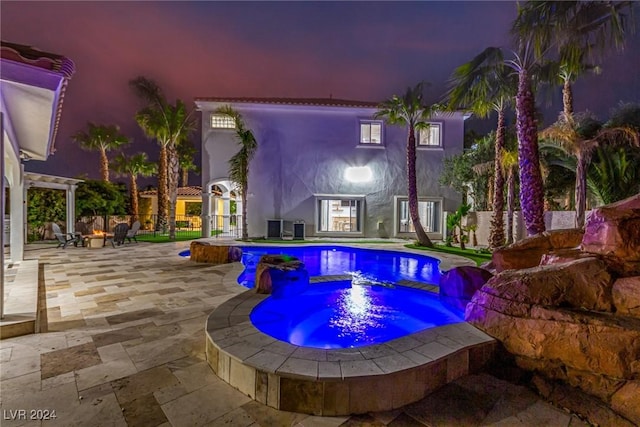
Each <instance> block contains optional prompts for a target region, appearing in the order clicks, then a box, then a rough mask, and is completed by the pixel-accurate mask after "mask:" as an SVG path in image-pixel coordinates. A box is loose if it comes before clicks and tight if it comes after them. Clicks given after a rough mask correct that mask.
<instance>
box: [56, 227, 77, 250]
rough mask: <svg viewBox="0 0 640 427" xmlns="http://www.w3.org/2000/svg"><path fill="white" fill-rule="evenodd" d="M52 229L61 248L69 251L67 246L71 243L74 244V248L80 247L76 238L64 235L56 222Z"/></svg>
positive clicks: (69, 234)
mask: <svg viewBox="0 0 640 427" xmlns="http://www.w3.org/2000/svg"><path fill="white" fill-rule="evenodd" d="M51 229H52V230H53V234H54V235H55V236H56V239H58V247H59V248H60V247H61V248H62V249H67V245H68V244H69V243H73V246H78V240H77V239H76V236H74V235H73V234H71V233H63V232H62V230H60V226H59V225H58V224H56V223H55V222H52V223H51Z"/></svg>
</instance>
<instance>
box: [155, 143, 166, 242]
mask: <svg viewBox="0 0 640 427" xmlns="http://www.w3.org/2000/svg"><path fill="white" fill-rule="evenodd" d="M167 168H168V164H167V147H166V146H165V145H162V146H160V158H159V159H158V223H157V227H159V230H162V231H164V230H165V229H166V227H167V212H168V206H167V205H168V198H167V190H168V189H167V172H168V171H167Z"/></svg>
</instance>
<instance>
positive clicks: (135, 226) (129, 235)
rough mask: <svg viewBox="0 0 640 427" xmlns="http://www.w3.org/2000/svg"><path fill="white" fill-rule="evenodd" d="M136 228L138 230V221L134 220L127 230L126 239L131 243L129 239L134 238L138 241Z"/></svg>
mask: <svg viewBox="0 0 640 427" xmlns="http://www.w3.org/2000/svg"><path fill="white" fill-rule="evenodd" d="M138 230H140V221H136V222H134V223H133V225H132V226H131V228H130V229H129V230H128V231H127V236H126V237H127V240H128V241H129V243H131V239H133V240H135V242H136V243H138V239H136V234H138Z"/></svg>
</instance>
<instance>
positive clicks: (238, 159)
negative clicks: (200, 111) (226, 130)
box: [216, 105, 258, 240]
mask: <svg viewBox="0 0 640 427" xmlns="http://www.w3.org/2000/svg"><path fill="white" fill-rule="evenodd" d="M216 112H217V113H220V114H226V115H227V116H230V117H232V118H233V120H234V121H235V123H236V137H237V138H238V142H239V143H240V150H239V151H238V152H237V153H236V154H234V155H233V156H232V157H231V159H229V179H230V180H231V181H233V182H235V183H236V184H237V185H238V186H239V187H240V196H241V197H242V240H249V230H248V228H247V194H248V191H249V164H250V163H251V160H252V159H253V156H254V155H255V152H256V150H257V149H258V142H257V141H256V138H255V136H254V135H253V132H252V131H251V130H250V129H247V127H246V124H245V123H244V120H243V119H242V116H241V115H240V113H239V112H237V111H236V110H234V109H233V108H231V107H230V106H228V105H226V106H223V107H220V108H218V109H217V110H216Z"/></svg>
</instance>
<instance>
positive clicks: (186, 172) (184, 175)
mask: <svg viewBox="0 0 640 427" xmlns="http://www.w3.org/2000/svg"><path fill="white" fill-rule="evenodd" d="M182 186H183V187H188V186H189V169H187V168H182Z"/></svg>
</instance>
